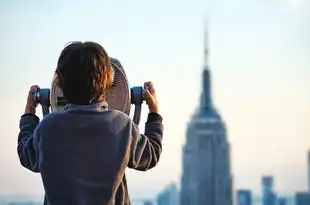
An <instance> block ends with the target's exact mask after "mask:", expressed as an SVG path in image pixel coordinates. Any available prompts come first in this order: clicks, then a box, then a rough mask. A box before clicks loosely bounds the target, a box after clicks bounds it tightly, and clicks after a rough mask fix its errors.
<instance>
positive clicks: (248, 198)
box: [237, 190, 252, 205]
mask: <svg viewBox="0 0 310 205" xmlns="http://www.w3.org/2000/svg"><path fill="white" fill-rule="evenodd" d="M237 205H252V192H251V190H238V191H237Z"/></svg>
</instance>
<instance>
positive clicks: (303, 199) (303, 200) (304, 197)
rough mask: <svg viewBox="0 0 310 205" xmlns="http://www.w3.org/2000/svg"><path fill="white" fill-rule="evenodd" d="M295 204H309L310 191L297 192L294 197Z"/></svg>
mask: <svg viewBox="0 0 310 205" xmlns="http://www.w3.org/2000/svg"><path fill="white" fill-rule="evenodd" d="M295 204H296V205H309V204H310V193H307V192H298V193H296V197H295Z"/></svg>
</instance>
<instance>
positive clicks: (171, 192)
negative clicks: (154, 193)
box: [157, 184, 179, 205]
mask: <svg viewBox="0 0 310 205" xmlns="http://www.w3.org/2000/svg"><path fill="white" fill-rule="evenodd" d="M157 205H179V192H178V190H177V187H176V185H175V184H171V185H169V186H167V187H166V188H165V189H164V190H163V191H162V192H161V193H159V195H158V197H157Z"/></svg>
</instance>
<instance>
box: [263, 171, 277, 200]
mask: <svg viewBox="0 0 310 205" xmlns="http://www.w3.org/2000/svg"><path fill="white" fill-rule="evenodd" d="M262 188H263V205H276V204H277V195H276V194H275V192H274V190H273V188H274V184H273V177H271V176H265V177H263V178H262Z"/></svg>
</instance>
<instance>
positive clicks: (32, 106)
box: [25, 85, 39, 114]
mask: <svg viewBox="0 0 310 205" xmlns="http://www.w3.org/2000/svg"><path fill="white" fill-rule="evenodd" d="M38 88H39V86H37V85H33V86H31V87H30V90H29V93H28V98H27V104H26V108H25V114H36V107H37V103H36V101H35V98H34V93H35V92H36V91H37V90H38Z"/></svg>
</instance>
